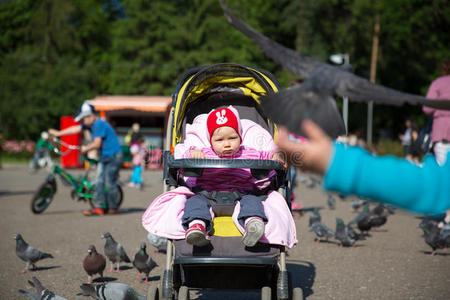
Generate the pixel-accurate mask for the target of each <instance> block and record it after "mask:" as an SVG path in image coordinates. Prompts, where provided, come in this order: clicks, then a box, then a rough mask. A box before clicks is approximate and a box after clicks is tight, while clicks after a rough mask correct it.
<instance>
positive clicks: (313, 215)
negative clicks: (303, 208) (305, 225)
mask: <svg viewBox="0 0 450 300" xmlns="http://www.w3.org/2000/svg"><path fill="white" fill-rule="evenodd" d="M321 220H322V217H321V216H320V214H319V210H318V209H317V207H314V209H313V211H312V213H311V214H310V215H309V227H311V226H312V224H314V223H316V222H320V221H321Z"/></svg>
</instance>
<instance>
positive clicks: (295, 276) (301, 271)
mask: <svg viewBox="0 0 450 300" xmlns="http://www.w3.org/2000/svg"><path fill="white" fill-rule="evenodd" d="M287 269H288V271H289V273H290V274H291V279H292V287H290V288H291V289H294V288H296V287H299V288H301V289H302V291H303V298H304V299H306V298H307V297H308V296H311V295H312V294H314V292H313V290H312V287H313V285H314V280H315V278H316V267H315V266H314V264H312V263H310V262H309V261H302V260H288V262H287Z"/></svg>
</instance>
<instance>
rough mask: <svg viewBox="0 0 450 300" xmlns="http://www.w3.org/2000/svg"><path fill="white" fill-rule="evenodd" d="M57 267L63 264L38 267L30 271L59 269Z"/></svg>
mask: <svg viewBox="0 0 450 300" xmlns="http://www.w3.org/2000/svg"><path fill="white" fill-rule="evenodd" d="M57 268H61V266H49V267H36V268H34V269H32V270H30V271H31V272H37V271H46V270H52V269H57Z"/></svg>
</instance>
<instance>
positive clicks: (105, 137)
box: [48, 102, 122, 216]
mask: <svg viewBox="0 0 450 300" xmlns="http://www.w3.org/2000/svg"><path fill="white" fill-rule="evenodd" d="M75 121H76V122H81V124H80V125H74V126H71V127H69V128H66V129H63V130H56V129H49V130H48V132H49V133H50V134H51V135H54V136H57V137H60V136H64V135H69V134H76V133H80V132H81V131H82V130H83V129H88V130H89V131H90V132H91V135H92V139H93V141H92V142H91V143H90V144H88V145H83V146H81V152H82V153H87V152H89V151H91V150H93V149H99V150H100V160H99V164H98V166H97V168H98V170H99V171H98V172H97V178H96V183H97V184H96V187H95V199H94V206H95V207H94V208H93V209H90V210H86V211H84V212H83V214H84V215H85V216H103V215H104V214H105V213H106V212H108V213H111V214H118V213H119V209H118V207H117V206H118V203H117V202H118V188H117V183H118V180H119V170H120V167H121V165H122V148H121V147H120V143H119V139H118V138H117V135H116V133H115V131H114V129H113V128H112V126H111V125H110V124H109V123H108V122H106V121H103V120H102V119H100V118H99V117H98V116H97V115H96V113H95V109H94V107H93V106H92V105H90V104H89V103H87V102H85V103H83V104H82V105H81V106H80V109H79V110H78V113H77V115H76V116H75ZM105 187H106V188H107V190H108V194H107V199H105V191H104V189H105Z"/></svg>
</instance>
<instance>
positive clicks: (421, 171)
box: [323, 144, 450, 214]
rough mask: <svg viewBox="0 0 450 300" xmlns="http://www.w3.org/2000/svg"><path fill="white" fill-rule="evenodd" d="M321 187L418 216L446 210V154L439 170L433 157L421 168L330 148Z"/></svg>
mask: <svg viewBox="0 0 450 300" xmlns="http://www.w3.org/2000/svg"><path fill="white" fill-rule="evenodd" d="M323 185H324V188H325V189H326V190H329V191H336V192H339V193H342V194H344V195H348V194H356V195H358V196H361V197H367V198H370V199H373V200H377V201H381V202H386V203H391V204H393V205H396V206H399V207H402V208H405V209H407V210H411V211H415V212H419V213H430V214H436V213H442V212H444V211H445V210H447V209H449V208H450V153H448V154H447V161H446V163H445V165H444V166H442V167H440V166H439V165H438V164H437V162H436V160H435V159H434V157H433V156H431V155H428V156H426V157H425V160H424V163H423V165H422V166H417V165H415V164H412V163H410V162H408V161H407V160H405V159H399V158H396V157H393V156H373V155H371V154H370V153H369V152H367V151H365V150H363V149H361V148H359V147H348V146H346V145H343V144H335V145H334V154H333V156H332V158H331V160H330V162H329V166H328V169H327V172H326V173H325V177H324V183H323Z"/></svg>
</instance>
